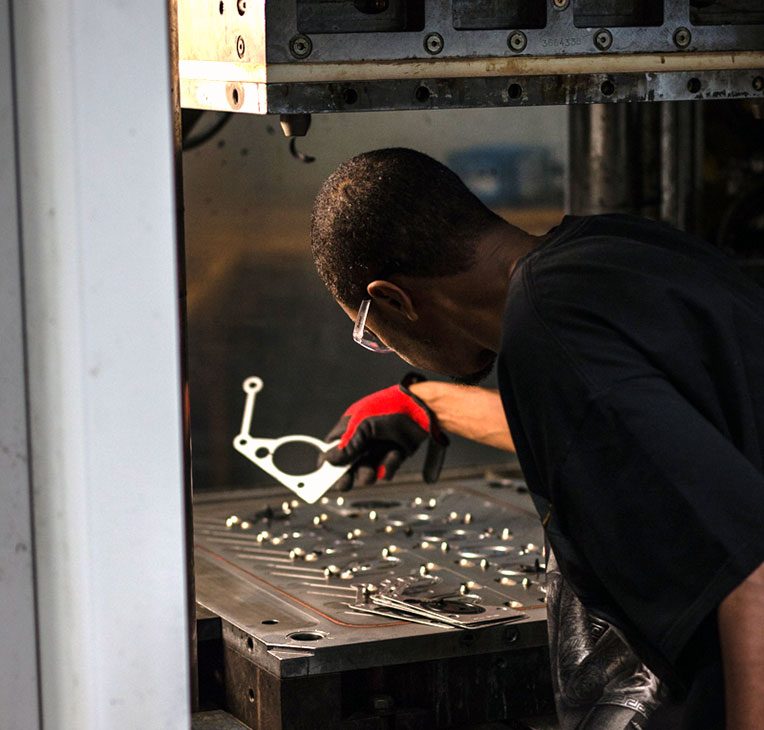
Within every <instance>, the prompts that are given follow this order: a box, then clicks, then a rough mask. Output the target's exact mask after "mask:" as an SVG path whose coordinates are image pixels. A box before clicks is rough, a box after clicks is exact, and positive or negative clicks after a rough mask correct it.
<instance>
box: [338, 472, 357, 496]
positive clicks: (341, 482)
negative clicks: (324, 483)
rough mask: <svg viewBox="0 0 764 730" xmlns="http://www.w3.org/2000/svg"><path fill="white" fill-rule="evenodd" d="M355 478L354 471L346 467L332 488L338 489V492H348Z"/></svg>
mask: <svg viewBox="0 0 764 730" xmlns="http://www.w3.org/2000/svg"><path fill="white" fill-rule="evenodd" d="M354 479H355V471H353V469H348V470H347V471H346V472H345V473H344V474H343V475H342V476H341V477H340V478H339V479H338V480H337V481H336V482H335V483H334V488H335V489H339V491H340V492H349V491H350V490H351V489H352V488H353V481H354Z"/></svg>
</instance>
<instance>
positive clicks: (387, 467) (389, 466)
mask: <svg viewBox="0 0 764 730" xmlns="http://www.w3.org/2000/svg"><path fill="white" fill-rule="evenodd" d="M402 463H403V452H402V451H400V450H399V449H392V450H390V451H388V452H387V454H385V456H384V458H383V459H382V461H381V462H380V464H379V466H378V467H377V479H384V480H386V481H388V482H389V481H390V480H391V479H392V478H393V476H395V472H397V471H398V467H399V466H400V465H401V464H402Z"/></svg>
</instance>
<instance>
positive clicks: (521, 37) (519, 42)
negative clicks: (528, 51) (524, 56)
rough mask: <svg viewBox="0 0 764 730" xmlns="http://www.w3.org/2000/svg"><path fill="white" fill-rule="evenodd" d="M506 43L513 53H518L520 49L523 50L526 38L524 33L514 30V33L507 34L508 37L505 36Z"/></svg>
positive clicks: (526, 41)
mask: <svg viewBox="0 0 764 730" xmlns="http://www.w3.org/2000/svg"><path fill="white" fill-rule="evenodd" d="M507 45H508V46H509V47H510V48H511V49H512V50H513V51H514V52H515V53H520V52H521V51H524V50H525V47H526V46H527V45H528V39H527V38H526V37H525V33H523V32H522V31H519V30H516V31H514V33H510V34H509V38H507Z"/></svg>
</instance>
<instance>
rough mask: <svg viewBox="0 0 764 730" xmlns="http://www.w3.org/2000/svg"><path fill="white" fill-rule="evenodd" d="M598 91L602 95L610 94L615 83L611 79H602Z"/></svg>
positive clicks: (613, 89)
mask: <svg viewBox="0 0 764 730" xmlns="http://www.w3.org/2000/svg"><path fill="white" fill-rule="evenodd" d="M600 91H601V92H602V94H603V95H604V96H611V95H612V93H613V92H614V91H615V84H613V82H612V81H603V82H602V85H601V86H600Z"/></svg>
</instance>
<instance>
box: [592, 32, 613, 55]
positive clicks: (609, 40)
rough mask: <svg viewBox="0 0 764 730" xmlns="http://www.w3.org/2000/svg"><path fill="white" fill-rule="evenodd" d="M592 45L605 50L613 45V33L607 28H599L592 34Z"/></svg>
mask: <svg viewBox="0 0 764 730" xmlns="http://www.w3.org/2000/svg"><path fill="white" fill-rule="evenodd" d="M594 45H595V46H596V47H597V48H598V49H599V50H600V51H607V49H608V48H610V46H612V45H613V34H612V33H611V32H610V31H609V30H608V29H607V28H600V29H599V30H598V31H597V32H596V33H595V34H594Z"/></svg>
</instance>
